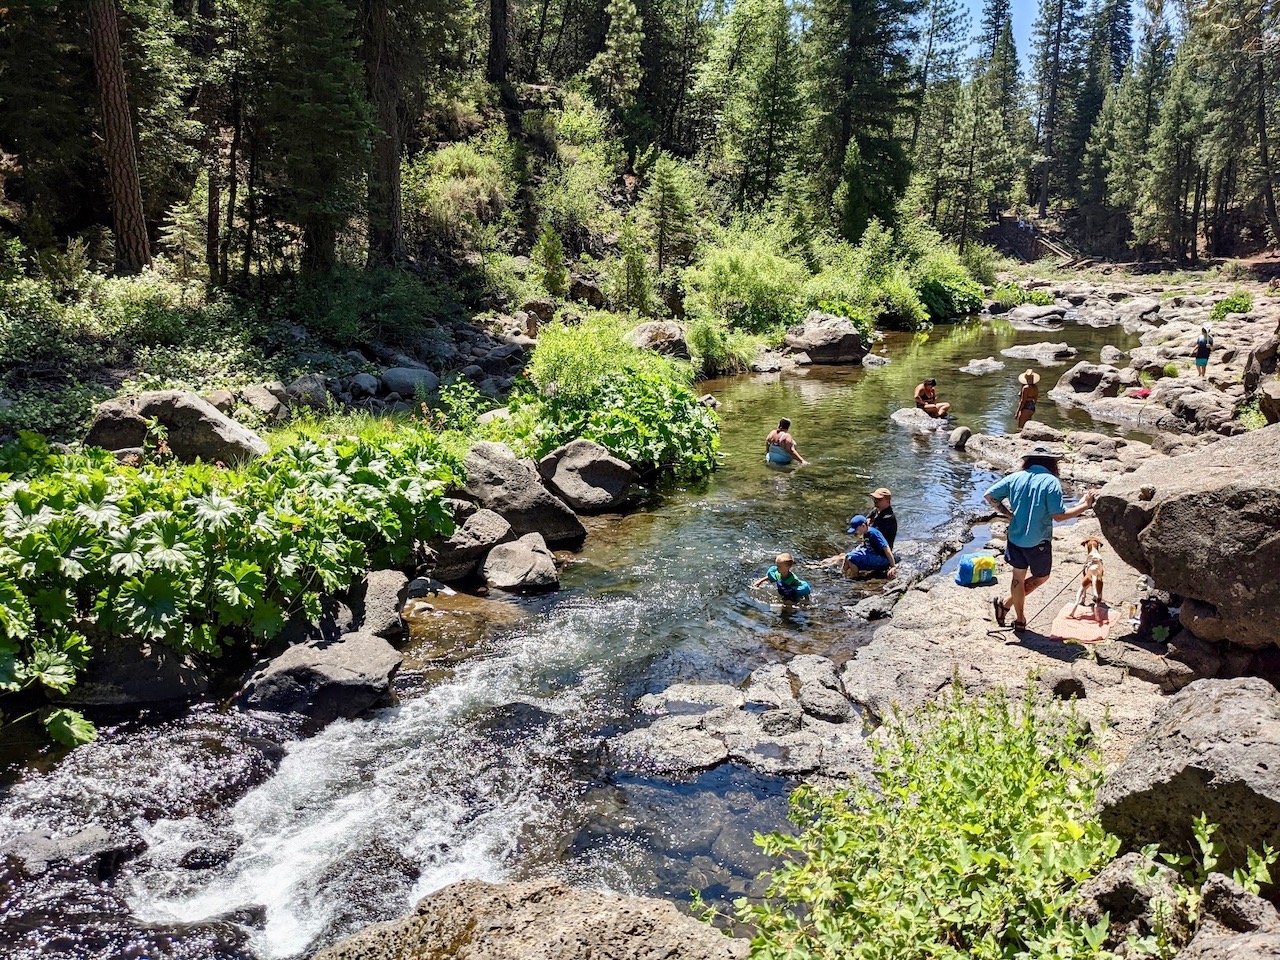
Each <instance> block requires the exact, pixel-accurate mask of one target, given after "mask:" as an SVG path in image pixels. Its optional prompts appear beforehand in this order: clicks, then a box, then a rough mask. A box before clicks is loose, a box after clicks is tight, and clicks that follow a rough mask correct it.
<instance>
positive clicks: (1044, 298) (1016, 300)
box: [991, 283, 1053, 308]
mask: <svg viewBox="0 0 1280 960" xmlns="http://www.w3.org/2000/svg"><path fill="white" fill-rule="evenodd" d="M991 299H992V300H994V301H995V302H996V303H999V304H1002V305H1003V306H1005V307H1009V308H1013V307H1020V306H1022V305H1023V304H1024V303H1030V304H1034V305H1035V306H1037V307H1050V306H1053V294H1051V293H1049V292H1048V291H1047V290H1028V289H1026V288H1025V287H1023V286H1022V285H1021V284H1018V283H1002V284H1000V285H999V286H997V287H996V288H995V290H993V291H992V293H991Z"/></svg>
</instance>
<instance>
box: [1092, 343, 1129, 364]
mask: <svg viewBox="0 0 1280 960" xmlns="http://www.w3.org/2000/svg"><path fill="white" fill-rule="evenodd" d="M1123 359H1124V351H1123V350H1121V349H1120V348H1119V347H1113V346H1112V345H1111V344H1109V343H1108V344H1107V345H1106V346H1104V347H1103V348H1102V349H1101V350H1099V351H1098V361H1099V362H1100V363H1106V364H1111V365H1112V366H1114V365H1115V364H1117V363H1119V362H1120V361H1121V360H1123Z"/></svg>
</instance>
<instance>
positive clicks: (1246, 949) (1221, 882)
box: [1176, 873, 1280, 960]
mask: <svg viewBox="0 0 1280 960" xmlns="http://www.w3.org/2000/svg"><path fill="white" fill-rule="evenodd" d="M1255 958H1266V960H1276V958H1280V913H1277V911H1276V908H1275V906H1273V905H1272V904H1270V903H1268V902H1267V901H1266V900H1264V899H1262V897H1259V896H1257V895H1256V894H1253V893H1249V891H1247V890H1245V889H1244V888H1243V887H1242V886H1240V885H1239V884H1238V883H1236V882H1235V881H1234V880H1232V879H1231V878H1230V877H1227V876H1225V875H1223V874H1221V873H1211V874H1209V877H1208V879H1206V880H1205V882H1204V886H1202V887H1201V888H1200V920H1199V924H1198V926H1197V929H1196V935H1195V937H1194V938H1193V939H1192V941H1191V943H1189V944H1188V945H1187V947H1186V949H1185V950H1183V951H1182V952H1181V953H1179V954H1178V955H1177V958H1176V960H1255Z"/></svg>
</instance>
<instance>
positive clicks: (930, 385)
mask: <svg viewBox="0 0 1280 960" xmlns="http://www.w3.org/2000/svg"><path fill="white" fill-rule="evenodd" d="M915 400H916V407H917V409H920V410H923V411H924V412H925V413H927V414H928V415H929V416H931V417H945V416H946V415H947V414H948V413H950V412H951V404H949V403H939V402H938V381H937V380H935V379H934V378H933V377H930V378H929V379H928V380H926V381H925V382H924V383H922V384H920V385H919V386H918V387H916V393H915Z"/></svg>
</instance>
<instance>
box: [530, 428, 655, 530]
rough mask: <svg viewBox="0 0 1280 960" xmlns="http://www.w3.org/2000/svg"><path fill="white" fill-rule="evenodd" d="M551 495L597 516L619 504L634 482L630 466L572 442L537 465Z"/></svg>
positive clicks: (586, 444) (601, 449)
mask: <svg viewBox="0 0 1280 960" xmlns="http://www.w3.org/2000/svg"><path fill="white" fill-rule="evenodd" d="M538 473H540V474H541V475H542V479H543V480H545V481H546V483H547V486H548V487H550V488H551V492H552V493H554V494H555V495H556V496H558V497H559V498H560V499H561V500H563V501H564V502H565V503H567V504H568V505H569V506H571V507H573V509H574V510H577V511H579V512H580V513H598V512H600V511H602V510H609V509H612V508H614V507H616V506H618V505H619V504H620V503H622V502H623V501H624V500H625V499H626V496H627V489H628V488H629V487H630V486H631V482H632V481H633V480H634V479H635V473H634V471H633V470H632V469H631V465H630V464H628V463H627V462H626V461H624V460H619V459H618V458H617V457H615V456H613V455H612V454H610V453H609V451H608V450H606V449H605V448H604V447H602V446H600V444H598V443H593V442H592V441H590V440H574V441H572V442H570V443H567V444H565V445H564V446H562V447H557V448H556V449H555V450H552V451H551V452H550V453H549V454H547V455H546V456H545V457H543V458H542V459H541V460H539V461H538Z"/></svg>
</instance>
